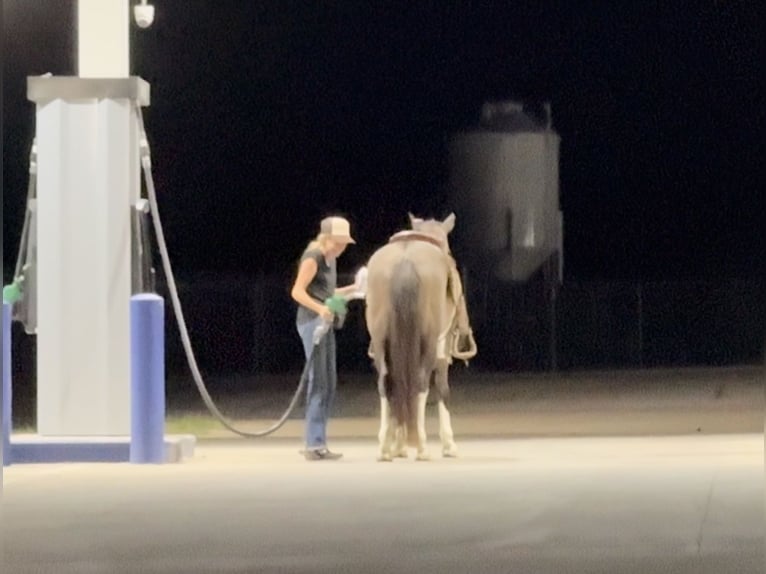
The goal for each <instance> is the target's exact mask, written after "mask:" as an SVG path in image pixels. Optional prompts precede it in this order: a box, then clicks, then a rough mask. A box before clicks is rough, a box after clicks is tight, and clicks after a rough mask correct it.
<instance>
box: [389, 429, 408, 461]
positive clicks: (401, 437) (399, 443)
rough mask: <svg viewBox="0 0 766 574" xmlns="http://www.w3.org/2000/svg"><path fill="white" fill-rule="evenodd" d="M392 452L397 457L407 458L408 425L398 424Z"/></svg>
mask: <svg viewBox="0 0 766 574" xmlns="http://www.w3.org/2000/svg"><path fill="white" fill-rule="evenodd" d="M392 452H393V454H394V456H395V457H397V458H407V425H402V424H400V425H397V426H396V430H395V435H394V447H393V451H392Z"/></svg>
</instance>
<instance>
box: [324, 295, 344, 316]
mask: <svg viewBox="0 0 766 574" xmlns="http://www.w3.org/2000/svg"><path fill="white" fill-rule="evenodd" d="M324 304H325V305H326V306H327V308H328V309H329V310H330V311H332V312H333V313H335V314H336V315H345V314H346V311H348V308H347V305H346V298H345V297H343V296H342V295H333V296H332V297H328V298H327V299H325V301H324Z"/></svg>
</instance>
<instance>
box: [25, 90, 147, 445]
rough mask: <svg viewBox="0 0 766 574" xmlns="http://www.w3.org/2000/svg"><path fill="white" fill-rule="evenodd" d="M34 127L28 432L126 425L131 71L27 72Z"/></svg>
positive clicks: (140, 93)
mask: <svg viewBox="0 0 766 574" xmlns="http://www.w3.org/2000/svg"><path fill="white" fill-rule="evenodd" d="M27 97H28V99H29V100H31V101H33V102H35V104H36V135H37V165H38V167H37V170H38V171H37V205H38V220H37V308H38V325H37V431H38V433H39V434H40V435H43V436H116V435H120V436H127V435H129V434H130V404H131V401H130V296H131V225H130V213H131V206H132V205H135V203H136V201H137V200H138V198H139V196H140V188H141V179H140V175H141V174H140V160H139V135H138V124H137V118H136V114H135V110H134V109H133V106H135V105H136V103H138V104H139V105H141V106H148V105H149V84H148V83H147V82H146V81H144V80H143V79H141V78H138V77H120V78H114V79H112V78H83V77H69V76H58V77H57V76H52V77H44V76H40V77H30V78H28V83H27Z"/></svg>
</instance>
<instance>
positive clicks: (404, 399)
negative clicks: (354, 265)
mask: <svg viewBox="0 0 766 574" xmlns="http://www.w3.org/2000/svg"><path fill="white" fill-rule="evenodd" d="M419 296H420V278H419V276H418V273H417V270H416V269H415V266H414V265H413V263H412V261H409V260H407V259H403V260H402V261H400V262H399V263H397V264H396V267H395V268H394V270H393V274H392V277H391V313H390V316H389V328H388V335H387V337H386V342H387V347H388V348H387V350H386V362H387V363H388V364H387V370H388V374H389V377H390V382H391V384H390V387H389V393H388V394H389V397H388V399H389V401H390V403H391V410H392V413H393V414H394V417H395V418H396V419H397V421H398V423H399V424H404V425H407V427H408V428H410V429H411V428H414V425H415V416H416V412H415V409H414V408H413V407H414V405H413V402H414V399H415V396H416V395H417V392H418V384H417V382H418V377H419V376H420V373H419V370H420V354H421V350H420V346H421V342H420V338H421V334H420V331H421V328H420V323H419V320H418V299H419Z"/></svg>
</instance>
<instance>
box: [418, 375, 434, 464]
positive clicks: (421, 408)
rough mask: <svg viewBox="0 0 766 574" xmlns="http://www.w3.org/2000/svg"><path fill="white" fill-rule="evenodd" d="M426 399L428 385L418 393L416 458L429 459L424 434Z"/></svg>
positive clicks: (426, 438) (426, 439)
mask: <svg viewBox="0 0 766 574" xmlns="http://www.w3.org/2000/svg"><path fill="white" fill-rule="evenodd" d="M427 401H428V386H426V390H425V391H421V392H419V393H418V406H417V413H418V418H417V421H418V427H417V428H418V456H417V460H429V459H430V458H431V457H430V455H429V454H428V445H427V444H426V443H427V442H428V436H427V435H426V402H427Z"/></svg>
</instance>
